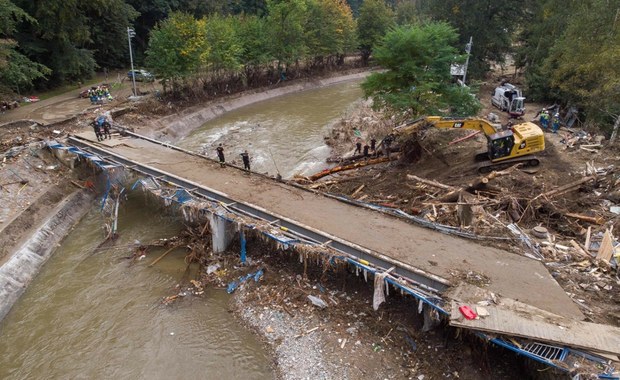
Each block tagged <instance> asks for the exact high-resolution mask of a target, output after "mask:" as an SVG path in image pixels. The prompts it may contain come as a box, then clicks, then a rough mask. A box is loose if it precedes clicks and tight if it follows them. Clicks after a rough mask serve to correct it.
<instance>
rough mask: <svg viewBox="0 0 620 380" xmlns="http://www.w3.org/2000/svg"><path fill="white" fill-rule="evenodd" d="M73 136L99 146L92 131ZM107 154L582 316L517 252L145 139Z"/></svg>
mask: <svg viewBox="0 0 620 380" xmlns="http://www.w3.org/2000/svg"><path fill="white" fill-rule="evenodd" d="M78 137H79V138H82V139H86V140H89V141H90V142H91V143H95V144H97V142H96V140H95V139H94V136H93V135H92V133H89V132H85V133H82V134H79V135H78ZM99 144H100V145H102V147H103V148H104V149H106V150H109V151H110V152H113V153H116V154H119V155H122V156H124V157H125V158H128V159H130V160H133V161H137V162H140V163H142V164H146V165H149V166H151V167H154V168H157V169H159V170H161V171H165V172H167V173H171V174H173V175H176V176H179V177H183V178H186V179H188V180H191V181H193V182H196V183H200V184H202V185H204V186H206V187H209V188H211V189H214V190H216V191H219V192H222V193H226V194H227V195H228V196H230V197H232V198H234V199H237V200H240V201H244V202H247V203H251V204H254V205H257V206H260V207H263V208H265V209H268V210H270V211H271V212H274V213H276V214H279V215H282V216H285V217H288V218H290V219H293V220H296V221H298V222H300V223H303V224H305V225H307V226H310V227H313V228H315V229H317V230H321V231H324V232H327V233H329V234H332V235H334V236H337V237H339V238H341V239H344V240H347V241H350V242H353V243H356V244H358V245H361V246H363V247H365V248H367V249H370V250H372V251H374V252H377V253H380V254H383V255H386V256H389V257H391V258H393V259H395V260H397V261H401V262H403V263H406V264H409V265H411V266H414V267H417V268H420V269H422V270H424V271H427V272H430V273H432V274H434V275H436V276H440V277H442V278H444V279H447V280H448V281H451V282H452V283H454V284H456V283H458V281H459V279H460V277H459V274H461V275H462V274H467V273H468V272H470V271H471V272H473V273H476V274H481V275H483V276H484V277H486V278H488V279H489V283H488V285H487V288H488V289H489V290H491V291H493V292H495V293H498V294H501V295H502V296H505V297H509V298H513V299H517V300H519V301H521V302H524V303H527V304H530V305H533V306H536V307H538V308H540V309H543V310H547V311H550V312H552V313H556V314H560V315H564V316H569V317H573V318H578V319H581V318H582V314H581V312H580V311H579V309H578V307H577V305H575V304H574V303H573V301H572V300H571V299H570V298H569V297H568V296H567V295H566V293H565V292H564V291H563V290H562V288H560V286H559V285H558V284H557V282H556V281H555V280H554V279H553V278H552V277H551V275H550V274H549V273H548V271H547V269H546V268H545V267H544V265H543V264H542V263H540V262H538V261H535V260H531V259H528V258H525V257H522V256H518V255H516V254H512V253H509V252H506V251H502V250H499V249H495V248H490V247H484V246H481V245H478V244H476V243H474V242H472V241H468V240H465V239H461V238H457V237H454V236H449V235H445V234H442V233H439V232H435V231H432V230H428V229H425V228H422V227H418V226H415V225H412V224H410V223H407V222H405V221H403V220H400V219H397V218H394V217H391V216H388V215H384V214H381V213H378V212H374V211H370V210H366V209H361V208H357V207H354V206H350V205H347V204H345V203H342V202H339V201H336V200H333V199H330V198H326V197H324V196H321V195H317V194H314V193H311V192H308V191H303V190H300V189H298V188H294V187H291V186H287V185H285V184H282V183H278V182H275V181H272V180H269V179H266V178H263V177H260V176H248V175H246V174H244V173H243V172H242V171H240V170H237V169H234V168H231V167H227V168H220V167H219V165H218V164H216V163H215V162H212V161H209V160H205V159H201V158H200V157H195V156H189V155H187V154H184V153H182V152H179V151H175V150H172V149H169V148H165V147H162V146H160V145H157V144H154V143H151V142H149V141H146V140H141V139H134V138H121V139H115V140H111V141H106V142H103V143H99Z"/></svg>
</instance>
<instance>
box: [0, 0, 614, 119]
mask: <svg viewBox="0 0 620 380" xmlns="http://www.w3.org/2000/svg"><path fill="white" fill-rule="evenodd" d="M619 9H620V0H518V1H517V0H504V1H502V2H498V1H489V0H227V1H216V0H90V1H80V0H46V1H41V0H37V1H34V0H0V95H2V94H10V93H14V92H18V91H25V90H29V89H32V88H35V87H36V88H39V89H44V88H50V87H54V86H59V85H62V84H65V83H75V82H77V83H79V82H81V81H83V80H85V79H87V78H89V77H90V76H91V75H92V74H93V72H94V71H96V70H102V69H104V68H108V69H112V68H125V67H127V66H128V64H129V56H128V51H127V39H126V37H127V36H126V30H127V27H132V28H134V29H135V31H136V36H135V38H134V39H133V46H134V48H135V50H134V53H135V54H134V59H135V61H136V65H137V66H143V65H144V64H145V63H146V65H147V66H149V67H150V68H152V69H153V70H154V71H155V73H156V74H157V75H158V76H159V77H161V78H163V79H165V80H166V81H168V82H171V83H173V84H175V83H176V84H181V83H189V82H196V81H198V82H204V83H206V81H208V80H213V79H217V78H220V77H221V78H224V77H230V78H236V77H239V80H240V81H241V82H242V83H243V84H244V85H248V84H249V83H250V82H252V81H254V80H258V78H259V77H260V76H261V75H265V73H271V74H273V76H276V77H277V76H279V77H280V79H277V80H281V79H285V78H286V77H287V74H286V73H287V71H288V70H290V68H291V67H293V68H295V69H296V70H299V69H300V68H308V69H316V68H318V69H321V68H323V67H330V66H333V65H340V64H342V63H343V62H344V61H345V60H344V57H345V55H346V54H350V53H353V54H357V55H358V56H360V57H361V58H362V62H363V63H366V64H367V63H368V62H370V60H371V59H372V58H373V56H374V57H375V58H376V62H377V63H380V64H388V63H389V62H386V61H385V56H383V55H381V54H383V53H385V52H386V49H387V50H389V48H388V47H387V45H386V44H385V42H386V40H385V39H384V37H385V36H386V33H388V32H389V31H390V30H392V28H394V27H395V25H397V24H398V25H401V26H404V25H410V26H413V27H416V28H418V29H420V28H421V27H422V25H426V24H427V23H434V22H438V21H440V22H445V23H447V24H449V25H450V26H451V27H452V28H454V31H455V32H456V34H455V35H456V38H455V39H451V42H450V46H452V47H453V48H455V51H454V53H455V54H456V55H458V54H460V53H462V52H463V51H464V48H465V45H466V43H467V42H468V41H469V38H470V37H473V49H472V51H471V57H470V65H469V70H468V78H470V79H471V80H485V79H486V78H485V76H486V75H487V74H488V69H489V67H490V66H491V65H492V64H500V65H503V64H505V63H506V62H512V59H511V58H514V61H515V62H516V65H517V68H519V69H521V70H522V71H523V72H524V73H525V79H526V85H527V86H526V96H527V98H528V99H530V100H545V101H555V102H560V103H562V104H566V103H570V104H572V105H574V106H576V107H578V108H579V109H580V110H581V111H583V112H582V115H587V117H588V118H589V119H590V120H596V121H598V122H603V123H605V124H608V125H611V123H612V122H613V118H614V117H615V116H614V115H618V114H620V106H619V103H620V101H619V100H618V94H620V91H618V78H620V76H619V75H618V67H620V65H618V64H617V62H618V54H619V53H618V46H619V45H620V44H619V43H618V33H619V32H618V28H619V26H618V24H619V22H620V21H618V20H619V18H618V16H617V15H618V14H620V11H619ZM401 32H402V30H401ZM391 38H392V39H391V40H387V41H388V42H390V41H391V42H393V43H400V42H402V41H403V40H405V39H404V37H403V38H402V39H401V38H395V37H394V35H393V36H392V37H391ZM378 43H380V44H381V46H382V47H381V48H380V49H383V50H382V53H381V54H377V53H376V51H375V48H376V45H377V44H378ZM399 48H400V47H399V46H394V47H392V49H393V50H395V51H397V50H398V49H399ZM405 53H407V52H405ZM406 56H407V55H406ZM410 58H414V57H410ZM271 74H270V75H271ZM424 74H425V75H426V74H429V73H424ZM416 75H417V76H418V77H420V78H423V75H421V74H420V73H417V74H416ZM401 79H402V80H403V81H405V82H403V83H402V85H403V86H404V85H409V86H410V83H409V82H406V81H408V80H410V78H407V77H405V76H403V77H399V78H395V81H396V80H401ZM394 85H395V84H394ZM421 86H422V85H421V84H419V85H416V88H417V89H422V87H421ZM420 91H422V90H420ZM461 91H462V90H461ZM418 95H419V96H418ZM408 96H413V95H411V94H409V95H408ZM423 98H424V96H423V95H422V94H421V93H420V94H417V95H416V96H413V98H412V99H414V100H416V101H418V100H420V101H422V100H423ZM424 102H426V100H425V101H424ZM424 102H423V103H424ZM443 102H444V101H443V100H442V101H441V102H438V103H437V104H439V103H443ZM463 112H465V111H464V110H463Z"/></svg>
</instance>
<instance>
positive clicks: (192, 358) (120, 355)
mask: <svg viewBox="0 0 620 380" xmlns="http://www.w3.org/2000/svg"><path fill="white" fill-rule="evenodd" d="M360 96H361V90H360V89H359V82H346V83H341V84H337V85H333V86H330V87H326V88H321V89H316V90H311V91H306V92H302V93H296V94H291V95H286V96H282V97H279V98H275V99H272V100H267V101H263V102H260V103H257V104H254V105H250V106H246V107H244V108H241V109H238V110H236V111H233V112H230V113H229V114H226V115H224V116H222V117H219V118H217V119H215V120H213V121H212V122H210V123H208V124H206V125H204V126H202V127H201V128H199V129H198V130H196V131H194V133H192V134H191V135H189V136H188V137H187V138H185V139H184V140H183V141H182V142H181V143H180V144H179V145H181V146H184V147H186V148H190V149H194V150H201V149H203V148H206V150H207V151H208V152H210V153H214V150H213V149H212V148H214V147H215V146H216V145H217V144H218V143H220V142H222V143H224V145H225V146H226V149H227V154H228V157H229V159H231V160H232V159H237V161H239V159H238V156H237V155H238V154H239V153H241V151H242V150H245V149H247V150H248V151H249V152H250V155H251V156H252V165H253V169H255V170H257V171H262V172H269V173H270V174H276V173H277V172H280V173H281V175H282V176H283V177H285V178H286V177H290V176H291V175H293V174H294V173H297V172H301V173H309V172H313V171H316V170H320V169H322V168H324V165H325V164H324V163H323V162H324V160H325V158H326V157H327V156H328V153H329V150H328V148H327V147H326V146H325V145H324V144H323V136H324V135H325V132H326V130H327V128H328V127H329V125H330V124H331V123H333V122H335V121H336V120H337V119H338V118H339V117H340V116H341V115H343V114H345V113H346V111H347V109H349V108H350V107H351V106H352V105H353V103H355V102H356V101H358V100H359V98H360ZM181 227H182V226H181V223H180V221H179V220H177V219H175V218H174V217H171V216H165V215H161V214H158V213H157V212H155V211H152V210H150V211H149V210H147V207H145V201H144V200H143V199H142V197H141V196H138V195H134V196H132V199H131V200H130V202H128V203H127V204H125V205H124V207H123V208H122V212H121V215H120V218H119V231H120V233H121V237H120V239H119V241H117V243H116V247H115V248H112V249H97V246H98V244H99V243H100V242H101V239H102V235H103V233H102V216H101V214H100V212H99V210H98V208H97V207H96V206H95V207H93V209H92V210H91V211H90V212H89V214H88V215H87V216H86V217H85V218H84V219H83V220H82V222H80V224H79V225H78V226H77V227H76V228H75V229H74V230H73V231H72V232H71V234H70V235H69V236H68V237H67V238H66V239H65V240H64V241H63V243H62V244H61V246H60V247H59V248H58V249H57V251H56V253H55V254H54V256H53V257H52V258H51V259H50V260H49V262H48V263H47V264H46V265H45V266H44V267H43V269H42V271H41V273H40V274H39V275H38V276H37V277H36V278H35V280H34V281H33V282H32V284H31V285H30V287H29V288H28V289H27V291H26V292H25V293H24V295H23V296H22V298H21V299H20V300H19V301H18V303H17V304H16V305H15V306H14V307H13V309H12V310H11V311H10V312H9V314H8V315H7V316H6V318H5V319H4V320H3V321H2V322H0V379H41V378H49V379H147V378H148V379H185V378H210V379H232V378H237V379H268V378H273V377H274V373H273V369H272V368H271V366H270V363H271V357H270V355H269V354H268V352H266V351H265V349H264V347H263V346H262V345H261V344H260V343H259V342H258V341H257V338H256V337H255V336H254V335H253V334H252V333H251V332H250V331H248V330H246V329H245V328H243V326H241V325H240V324H239V323H238V322H237V321H236V320H235V319H234V318H232V317H231V316H230V314H229V312H228V308H227V304H228V301H229V298H228V296H227V294H226V293H225V291H223V290H207V291H206V293H205V295H204V296H202V297H186V298H184V299H183V300H182V301H181V302H178V303H176V304H174V305H172V306H163V305H162V304H161V300H162V299H163V298H164V297H166V296H169V295H172V294H176V293H177V291H176V289H175V286H177V285H178V284H179V283H180V282H183V281H187V274H186V273H184V272H185V264H184V261H183V252H182V251H179V252H173V253H171V254H170V255H168V256H167V257H166V258H165V259H163V260H162V261H160V262H159V263H157V264H156V265H154V266H153V267H148V264H149V263H150V262H151V261H152V260H153V258H154V257H157V256H158V255H159V254H160V253H161V252H158V251H153V252H152V253H151V255H150V256H149V257H148V258H146V259H144V260H142V261H138V262H136V263H135V264H131V263H130V261H129V260H127V259H125V258H124V257H125V256H128V255H129V254H130V253H131V252H132V251H133V244H135V242H136V241H142V242H148V241H150V240H152V239H155V238H160V237H166V236H173V235H175V234H176V233H177V232H178V231H179V230H180V228H181Z"/></svg>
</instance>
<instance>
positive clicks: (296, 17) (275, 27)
mask: <svg viewBox="0 0 620 380" xmlns="http://www.w3.org/2000/svg"><path fill="white" fill-rule="evenodd" d="M306 9H307V8H306V2H305V1H304V0H267V11H268V13H269V15H268V16H267V30H268V31H269V42H270V45H269V50H270V51H271V54H272V55H273V57H274V58H275V59H276V60H278V64H279V65H280V64H285V65H287V66H288V65H289V64H291V63H293V62H295V61H297V60H299V59H301V58H303V57H304V56H305V54H306V45H305V41H304V24H305V22H306V17H305V16H306Z"/></svg>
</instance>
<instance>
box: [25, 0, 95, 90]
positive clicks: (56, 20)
mask: <svg viewBox="0 0 620 380" xmlns="http://www.w3.org/2000/svg"><path fill="white" fill-rule="evenodd" d="M103 1H105V0H92V1H90V2H84V1H80V0H46V1H29V0H19V2H16V3H17V4H19V5H20V6H21V7H22V8H23V9H24V10H25V11H26V12H28V14H30V15H32V16H33V17H34V18H35V19H36V20H37V23H35V24H27V25H23V26H22V28H21V29H22V33H20V34H19V36H18V40H19V44H20V48H21V49H22V50H23V51H24V53H25V55H26V56H28V58H29V59H31V60H33V61H35V62H39V63H41V62H45V65H46V66H48V67H49V68H50V69H52V73H51V75H50V81H51V84H52V85H58V84H62V83H65V82H76V81H81V80H83V79H85V78H89V77H91V76H92V75H93V73H94V70H95V68H96V66H97V64H96V62H95V59H94V55H93V52H92V50H89V49H88V48H87V47H86V45H87V44H89V43H90V41H91V31H90V20H89V18H88V17H87V10H88V7H91V6H93V7H94V6H98V5H101V4H102V3H103Z"/></svg>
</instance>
